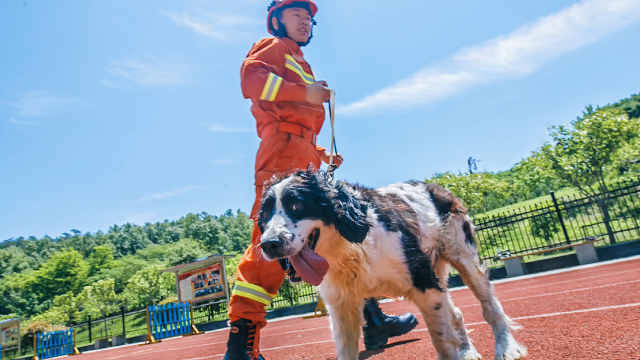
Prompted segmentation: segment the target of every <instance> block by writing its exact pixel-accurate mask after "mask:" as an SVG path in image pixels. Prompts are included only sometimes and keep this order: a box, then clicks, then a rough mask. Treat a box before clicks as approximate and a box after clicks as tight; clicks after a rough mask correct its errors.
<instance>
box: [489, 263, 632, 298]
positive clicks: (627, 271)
mask: <svg viewBox="0 0 640 360" xmlns="http://www.w3.org/2000/svg"><path fill="white" fill-rule="evenodd" d="M630 272H638V273H640V270H639V269H630V270H624V271H618V272H615V273H611V274H598V275H592V276H585V277H581V278H576V279H567V280H560V281H552V282H548V283H544V284H538V285H531V286H527V285H523V286H522V287H521V288H510V289H504V290H502V291H500V292H502V293H506V292H515V291H521V290H522V289H527V290H529V289H537V288H541V287H547V286H553V285H558V284H565V283H572V282H576V281H583V280H593V279H600V278H606V277H608V276H611V277H618V276H619V275H620V274H626V273H630ZM496 291H498V289H496Z"/></svg>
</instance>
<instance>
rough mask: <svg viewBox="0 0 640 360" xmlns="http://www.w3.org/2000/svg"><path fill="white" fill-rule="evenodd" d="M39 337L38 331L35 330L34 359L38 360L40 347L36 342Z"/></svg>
mask: <svg viewBox="0 0 640 360" xmlns="http://www.w3.org/2000/svg"><path fill="white" fill-rule="evenodd" d="M37 337H38V333H37V332H34V333H33V360H38V351H37V349H38V347H37V346H36V345H37V344H36V342H37V341H38V339H37Z"/></svg>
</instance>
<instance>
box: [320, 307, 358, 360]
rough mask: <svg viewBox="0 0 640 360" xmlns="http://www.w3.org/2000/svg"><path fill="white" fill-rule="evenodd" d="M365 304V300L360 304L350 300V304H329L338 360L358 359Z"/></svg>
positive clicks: (328, 308)
mask: <svg viewBox="0 0 640 360" xmlns="http://www.w3.org/2000/svg"><path fill="white" fill-rule="evenodd" d="M363 304H364V302H363V300H360V301H359V302H358V301H355V300H348V302H343V303H338V304H330V303H327V310H328V311H329V315H330V318H331V332H332V334H333V340H334V341H335V342H336V349H337V352H338V360H356V359H358V344H359V340H360V328H361V326H362V322H363V320H362V308H363Z"/></svg>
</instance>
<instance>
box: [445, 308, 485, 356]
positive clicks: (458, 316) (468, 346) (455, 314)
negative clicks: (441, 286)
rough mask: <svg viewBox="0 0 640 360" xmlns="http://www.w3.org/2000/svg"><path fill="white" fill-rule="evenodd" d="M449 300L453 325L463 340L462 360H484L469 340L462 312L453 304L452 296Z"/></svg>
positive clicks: (460, 349) (460, 351) (461, 345)
mask: <svg viewBox="0 0 640 360" xmlns="http://www.w3.org/2000/svg"><path fill="white" fill-rule="evenodd" d="M447 299H448V300H449V306H450V307H451V315H452V319H451V321H452V323H453V326H454V328H455V329H456V331H457V332H458V336H459V337H460V339H461V340H462V344H460V348H459V350H458V351H459V354H460V359H461V360H478V359H482V356H481V355H480V353H478V350H476V348H475V346H473V343H472V342H471V339H469V336H468V333H467V329H465V327H464V317H463V316H462V311H460V309H458V307H457V306H455V305H454V304H453V301H452V300H451V296H447Z"/></svg>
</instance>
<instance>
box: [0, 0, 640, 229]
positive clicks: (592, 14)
mask: <svg viewBox="0 0 640 360" xmlns="http://www.w3.org/2000/svg"><path fill="white" fill-rule="evenodd" d="M267 3H268V1H263V0H234V1H228V2H220V1H180V2H177V1H168V0H165V1H125V0H114V1H52V0H48V1H45V0H41V1H34V0H10V1H2V2H0V44H2V62H1V63H2V70H1V71H0V213H1V214H2V216H0V240H4V239H9V238H13V237H18V236H30V235H34V236H37V237H41V236H43V235H45V234H48V235H50V236H53V237H56V236H59V235H60V234H62V233H63V232H67V231H69V230H70V229H78V230H80V231H82V232H92V233H95V232H96V231H98V230H102V231H106V230H108V228H109V227H110V226H111V225H113V224H124V223H126V222H131V223H136V224H144V223H145V222H156V221H163V220H164V219H171V220H172V219H178V218H180V217H181V216H183V215H185V214H186V213H188V212H202V211H206V212H208V213H210V214H221V213H222V212H223V211H225V210H226V209H234V210H235V209H241V210H243V211H245V212H246V211H248V210H249V207H250V206H251V204H252V202H253V165H254V157H255V151H256V149H257V146H258V143H259V140H258V138H257V136H256V134H255V123H254V120H253V118H252V117H251V115H250V112H249V105H250V104H249V101H248V100H245V99H243V98H242V96H241V93H240V85H239V84H240V78H239V69H240V63H241V62H242V60H243V59H244V56H245V55H246V53H247V52H248V50H249V49H250V47H251V44H252V43H253V42H254V41H256V40H258V39H260V38H262V37H265V36H267V33H266V30H265V25H264V21H265V20H264V17H265V14H266V6H267ZM383 4H384V5H383ZM318 5H319V7H320V11H319V13H318V15H317V17H316V19H317V21H318V26H317V27H316V28H315V30H314V32H315V37H314V39H313V40H312V42H311V44H310V45H309V46H308V47H307V48H305V49H304V52H305V57H306V59H307V61H309V62H310V63H311V65H312V67H313V69H314V72H315V75H316V78H317V79H323V80H326V81H328V83H329V85H330V87H332V88H334V89H335V90H336V93H337V103H338V112H337V117H336V137H337V143H338V149H339V150H340V152H341V153H342V154H343V156H344V158H345V163H344V165H343V167H342V168H340V169H339V170H338V171H337V173H336V176H337V177H338V178H341V179H346V180H350V181H357V182H359V183H361V184H363V185H369V186H373V187H377V186H382V185H385V184H388V183H392V182H398V181H404V180H407V179H424V178H426V177H429V176H431V175H433V174H434V173H437V172H444V171H453V172H457V171H463V170H464V169H465V163H466V159H467V157H469V156H473V157H475V158H477V159H479V160H480V168H481V170H486V171H499V170H505V169H508V168H510V167H511V166H513V165H514V164H515V163H516V162H518V161H520V160H521V159H523V158H525V157H526V156H528V155H529V154H530V153H531V152H532V151H533V150H535V149H536V148H538V147H539V146H540V145H541V144H542V143H543V142H544V141H546V140H547V128H548V127H549V126H551V125H557V124H562V123H566V122H568V121H570V120H572V119H574V118H575V116H576V115H578V114H580V113H581V111H582V109H583V108H584V106H585V105H587V104H594V105H604V104H607V103H611V102H615V101H617V100H619V99H621V98H623V97H626V96H629V95H630V94H632V93H638V92H640V71H638V65H637V64H638V63H640V47H638V46H637V44H639V43H640V1H638V0H586V1H565V0H554V1H466V2H459V3H456V5H450V4H447V3H446V2H426V1H415V0H414V1H404V0H398V1H394V2H392V3H389V2H372V1H365V0H349V1H324V0H319V1H318ZM326 124H327V125H328V121H327V123H326ZM329 134H330V131H329V127H328V126H325V128H324V129H323V132H322V134H321V136H320V141H319V142H320V143H321V144H325V145H328V143H329Z"/></svg>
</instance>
